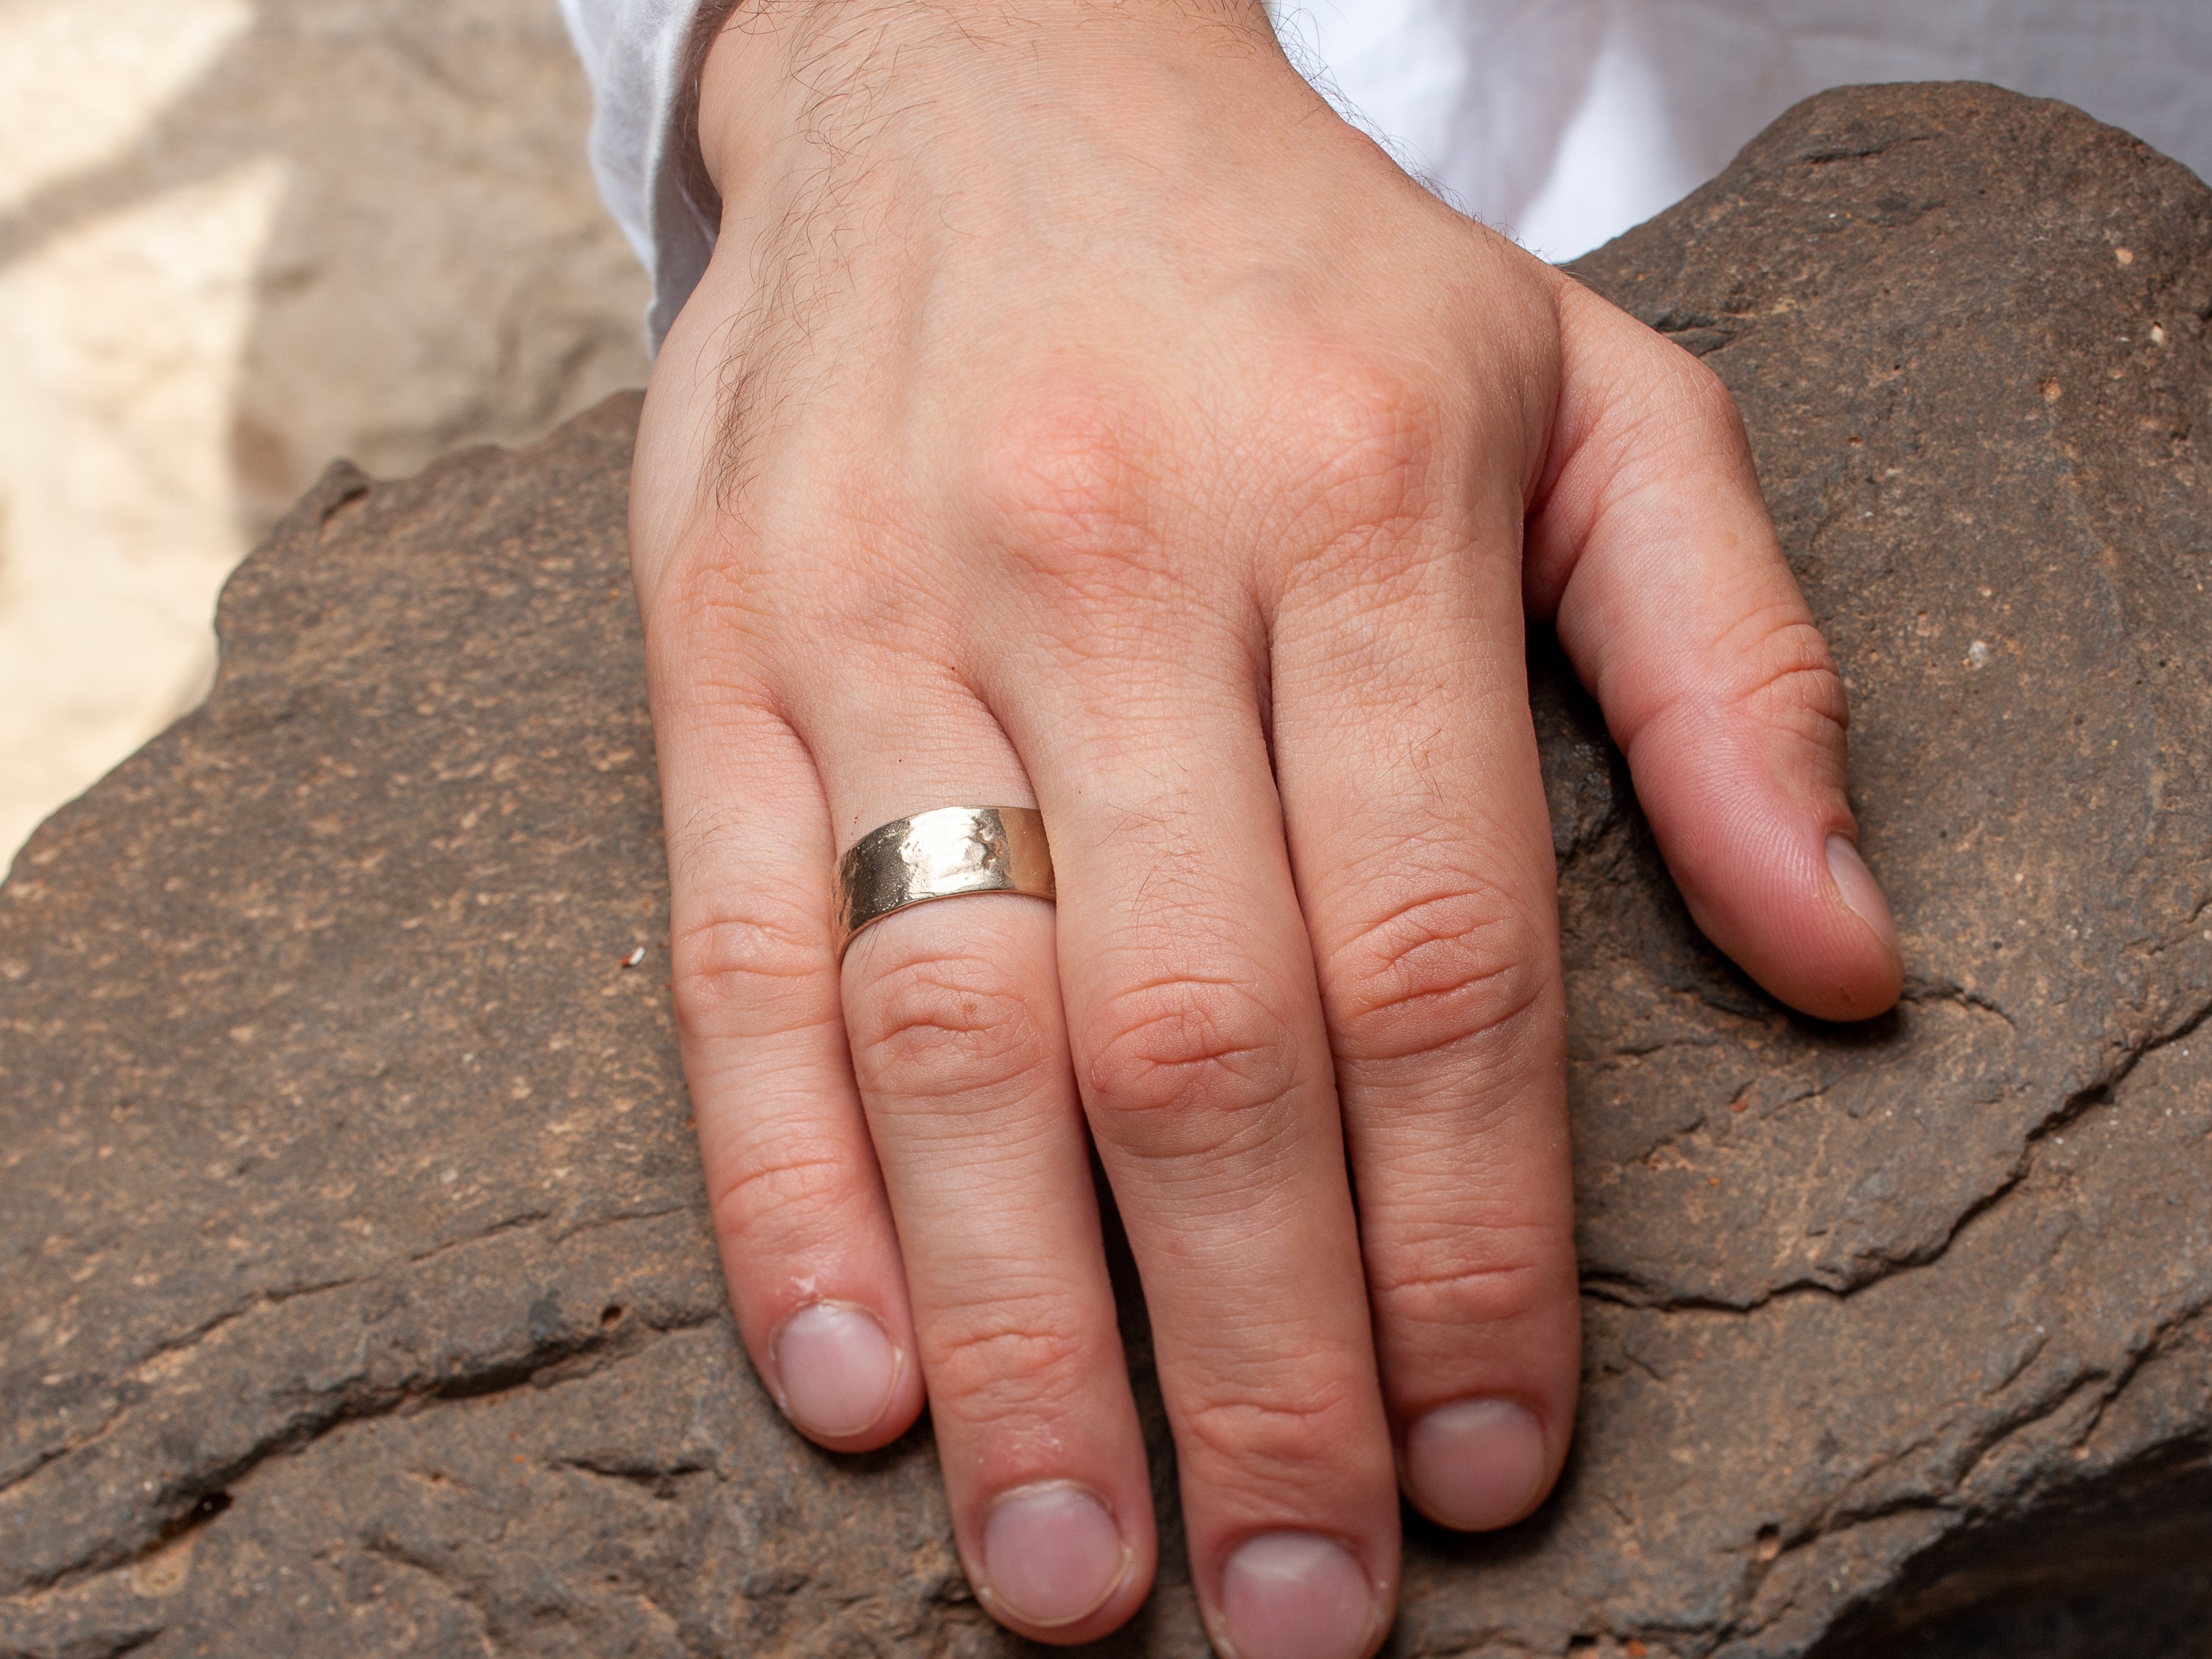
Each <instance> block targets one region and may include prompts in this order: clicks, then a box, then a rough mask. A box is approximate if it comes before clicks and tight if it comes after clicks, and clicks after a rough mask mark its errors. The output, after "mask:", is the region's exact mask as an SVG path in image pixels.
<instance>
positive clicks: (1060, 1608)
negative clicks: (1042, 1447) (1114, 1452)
mask: <svg viewBox="0 0 2212 1659" xmlns="http://www.w3.org/2000/svg"><path fill="white" fill-rule="evenodd" d="M1129 1559H1130V1553H1129V1547H1128V1546H1127V1544H1125V1543H1123V1542H1122V1541H1121V1528H1118V1527H1116V1526H1115V1524H1114V1517H1113V1516H1110V1515H1109V1514H1108V1513H1107V1512H1106V1506H1105V1504H1102V1503H1100V1502H1099V1501H1098V1498H1097V1495H1096V1494H1094V1493H1092V1492H1086V1491H1085V1490H1084V1489H1083V1488H1082V1487H1081V1486H1071V1485H1068V1484H1066V1483H1065V1482H1060V1481H1055V1482H1054V1483H1053V1484H1052V1485H1050V1486H1028V1487H1024V1488H1023V1489H1022V1490H1020V1491H1018V1492H1009V1493H1007V1494H1006V1496H1005V1497H1004V1498H1000V1500H999V1501H998V1502H997V1503H996V1504H994V1505H992V1508H991V1513H990V1516H989V1517H988V1518H987V1519H986V1520H985V1521H984V1522H983V1580H984V1586H985V1588H986V1589H987V1592H988V1595H987V1600H988V1601H994V1602H996V1603H997V1604H998V1605H999V1606H1000V1607H1003V1608H1005V1609H1006V1612H1007V1613H1010V1614H1011V1615H1012V1617H1013V1618H1015V1619H1016V1620H1019V1621H1020V1622H1021V1623H1023V1624H1026V1625H1031V1626H1036V1628H1038V1629H1040V1630H1050V1629H1052V1628H1053V1627H1054V1626H1059V1625H1072V1624H1073V1623H1074V1622H1075V1621H1076V1620H1079V1619H1082V1618H1085V1617H1087V1616H1088V1615H1090V1614H1091V1613H1096V1612H1097V1611H1098V1609H1099V1608H1100V1607H1102V1606H1103V1605H1104V1603H1105V1601H1106V1598H1107V1597H1108V1596H1109V1595H1112V1594H1113V1593H1114V1591H1115V1589H1117V1588H1118V1587H1119V1586H1120V1584H1121V1580H1122V1579H1123V1578H1124V1577H1127V1574H1128V1571H1129Z"/></svg>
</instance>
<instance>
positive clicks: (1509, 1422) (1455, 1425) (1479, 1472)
mask: <svg viewBox="0 0 2212 1659" xmlns="http://www.w3.org/2000/svg"><path fill="white" fill-rule="evenodd" d="M1543 1479H1544V1429H1543V1425H1541V1424H1540V1423H1539V1422H1537V1420H1536V1414H1535V1413H1534V1412H1532V1411H1530V1410H1529V1409H1528V1407H1526V1406H1522V1405H1519V1404H1517V1403H1516V1402H1515V1401H1510V1400H1455V1401H1453V1402H1452V1403H1451V1404H1450V1405H1449V1406H1439V1407H1437V1408H1436V1410H1434V1411H1432V1412H1431V1413H1429V1414H1428V1415H1427V1416H1426V1417H1424V1418H1423V1419H1421V1420H1420V1421H1419V1422H1418V1423H1416V1424H1414V1425H1413V1427H1412V1429H1410V1430H1409V1431H1407V1435H1406V1487H1407V1495H1408V1496H1409V1497H1411V1498H1413V1504H1414V1506H1415V1507H1416V1508H1418V1509H1419V1510H1420V1511H1421V1513H1422V1514H1424V1515H1425V1516H1428V1517H1429V1519H1430V1520H1431V1521H1436V1522H1441V1523H1442V1524H1443V1525H1444V1526H1447V1527H1456V1528H1459V1530H1461V1531H1462V1532H1487V1531H1489V1530H1490V1529H1491V1528H1493V1527H1508V1526H1510V1525H1512V1524H1513V1522H1516V1521H1518V1520H1519V1519H1520V1518H1521V1517H1522V1516H1524V1515H1526V1514H1528V1511H1529V1510H1531V1509H1533V1508H1534V1507H1535V1503H1536V1497H1537V1493H1538V1492H1539V1490H1540V1489H1541V1485H1542V1482H1543Z"/></svg>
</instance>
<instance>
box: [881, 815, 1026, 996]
mask: <svg viewBox="0 0 2212 1659" xmlns="http://www.w3.org/2000/svg"><path fill="white" fill-rule="evenodd" d="M963 893H1027V894H1028V895H1030V896H1031V897H1032V898H1041V899H1049V898H1051V897H1052V896H1053V883H1052V849H1051V848H1049V847H1048V846H1047V845H1046V844H1045V838H1044V820H1043V819H1042V817H1039V816H1038V815H1037V813H1036V810H1035V809H1034V808H1032V807H1027V806H940V807H939V808H937V809H936V810H935V811H929V812H917V813H915V815H914V816H913V817H910V818H894V819H892V820H891V821H890V823H886V824H884V826H883V827H882V828H880V829H871V830H869V831H868V833H867V834H866V835H865V836H861V837H860V840H858V841H856V842H854V843H853V845H852V847H851V848H850V849H849V850H848V852H847V853H846V854H845V856H844V857H842V858H841V859H839V860H837V960H838V961H840V962H842V961H843V960H844V959H845V950H846V947H847V946H848V945H851V944H852V942H853V937H854V934H856V933H859V932H860V929H862V928H863V927H866V926H867V925H868V924H869V923H870V922H872V921H881V920H882V919H883V918H884V917H885V916H887V915H890V914H891V912H892V911H894V910H903V909H906V908H908V906H910V905H915V904H927V903H928V902H929V901H930V900H932V899H941V898H958V897H959V896H961V895H962V894H963Z"/></svg>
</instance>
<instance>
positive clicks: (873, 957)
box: [848, 938, 1052, 1099]
mask: <svg viewBox="0 0 2212 1659" xmlns="http://www.w3.org/2000/svg"><path fill="white" fill-rule="evenodd" d="M871 943H872V946H873V948H872V949H871V950H870V951H869V952H868V954H867V955H866V957H865V958H863V959H862V960H861V962H860V967H859V972H858V977H857V979H856V982H855V983H854V987H853V994H852V995H851V997H849V998H848V1011H849V1012H848V1033H849V1036H850V1038H851V1042H852V1048H853V1063H854V1070H855V1071H856V1072H857V1073H858V1074H859V1076H860V1080H861V1082H862V1084H863V1085H866V1086H868V1087H870V1088H872V1089H875V1090H878V1091H883V1092H886V1093H890V1094H895V1095H898V1096H902V1097H909V1098H915V1097H919V1098H931V1099H936V1098H946V1097H962V1096H974V1095H978V1094H983V1093H988V1092H991V1091H1000V1090H1004V1089H1006V1087H1008V1086H1009V1085H1017V1084H1020V1083H1023V1082H1025V1081H1027V1080H1029V1079H1033V1078H1036V1077H1037V1076H1039V1075H1040V1074H1042V1072H1043V1071H1044V1069H1045V1067H1046V1066H1047V1065H1048V1062H1049V1060H1050V1058H1051V1054H1052V1045H1051V1042H1050V1041H1049V1035H1048V1028H1047V1024H1046V1022H1045V1021H1044V1020H1043V1019H1042V1018H1041V1017H1040V1015H1039V1012H1038V1011H1037V1009H1036V1006H1035V1005H1034V1003H1033V1002H1032V1000H1031V993H1030V990H1029V989H1028V988H1027V987H1024V986H1023V985H1022V984H1020V983H1019V982H1018V981H1017V979H1016V977H1015V976H1014V975H1013V974H1012V972H1011V971H1010V969H1009V967H1008V965H1007V963H1006V962H1004V961H1002V960H996V959H994V957H993V956H992V955H991V954H990V953H989V952H988V951H986V950H984V949H982V948H980V942H979V945H978V946H972V947H969V948H941V947H940V948H938V949H933V950H927V951H923V950H910V951H900V950H898V949H897V948H896V945H893V944H892V943H891V942H890V940H889V939H882V938H879V939H877V940H875V941H872V942H871ZM855 954H856V955H857V954H858V953H857V952H856V953H855Z"/></svg>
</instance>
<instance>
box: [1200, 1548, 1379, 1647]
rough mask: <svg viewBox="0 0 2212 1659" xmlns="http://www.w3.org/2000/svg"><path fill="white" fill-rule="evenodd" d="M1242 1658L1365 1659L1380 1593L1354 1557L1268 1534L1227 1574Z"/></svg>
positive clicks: (1230, 1614) (1226, 1593)
mask: <svg viewBox="0 0 2212 1659" xmlns="http://www.w3.org/2000/svg"><path fill="white" fill-rule="evenodd" d="M1221 1622H1222V1623H1223V1625H1224V1626H1226V1627H1227V1635H1228V1638H1229V1642H1230V1645H1231V1647H1233V1648H1234V1649H1235V1650H1236V1654H1237V1659H1358V1656H1359V1655H1361V1654H1363V1653H1364V1652H1365V1651H1366V1650H1367V1644H1368V1643H1369V1642H1370V1640H1372V1639H1373V1637H1374V1634H1375V1587H1374V1585H1372V1584H1370V1583H1368V1581H1367V1575H1366V1573H1365V1572H1364V1571H1361V1569H1360V1565H1359V1563H1358V1562H1357V1561H1355V1560H1353V1559H1352V1553H1351V1552H1350V1551H1349V1550H1347V1549H1346V1548H1345V1547H1344V1546H1343V1545H1341V1544H1340V1543H1338V1542H1337V1541H1335V1540H1334V1539H1331V1538H1323V1537H1322V1536H1320V1535H1319V1534H1316V1533H1310V1532H1263V1533H1261V1534H1260V1535H1259V1536H1258V1537H1257V1538H1254V1539H1250V1540H1249V1541H1246V1542H1245V1543H1243V1544H1242V1545H1240V1546H1239V1547H1237V1553H1236V1554H1234V1555H1232V1556H1231V1557H1230V1558H1229V1565H1227V1566H1226V1567H1225V1568H1224V1569H1223V1570H1222V1574H1221Z"/></svg>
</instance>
